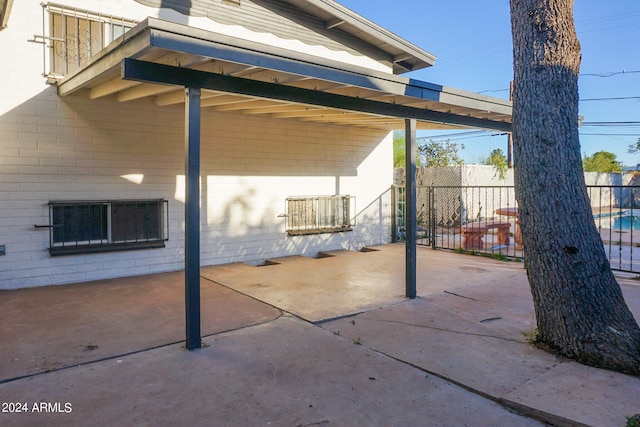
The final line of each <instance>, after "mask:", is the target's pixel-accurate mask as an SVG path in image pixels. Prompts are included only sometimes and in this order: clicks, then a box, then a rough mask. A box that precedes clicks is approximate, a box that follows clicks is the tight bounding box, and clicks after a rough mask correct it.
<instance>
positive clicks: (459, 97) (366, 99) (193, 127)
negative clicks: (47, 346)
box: [57, 0, 511, 349]
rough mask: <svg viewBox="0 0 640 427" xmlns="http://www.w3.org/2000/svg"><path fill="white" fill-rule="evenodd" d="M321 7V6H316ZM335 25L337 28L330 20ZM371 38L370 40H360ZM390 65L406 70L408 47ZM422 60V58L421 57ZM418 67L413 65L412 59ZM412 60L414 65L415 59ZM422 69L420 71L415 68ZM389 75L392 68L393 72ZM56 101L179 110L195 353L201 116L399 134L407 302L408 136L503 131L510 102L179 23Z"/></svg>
mask: <svg viewBox="0 0 640 427" xmlns="http://www.w3.org/2000/svg"><path fill="white" fill-rule="evenodd" d="M318 1H319V2H320V3H322V2H321V1H320V0H318ZM336 24H339V22H336ZM367 37H370V35H367ZM398 46H399V45H398V44H393V45H392V46H391V45H390V46H386V47H387V48H388V49H389V50H391V49H393V50H394V53H395V54H394V58H397V59H400V58H401V59H403V60H404V61H405V62H406V63H410V62H411V58H413V59H416V56H420V55H421V54H420V52H416V51H415V47H414V46H413V45H410V46H408V48H407V49H406V50H405V53H404V54H403V55H401V54H398V53H397V49H398V48H399V47H398ZM419 54H420V55H419ZM418 59H419V58H418ZM413 62H416V61H413ZM423 65H424V66H426V65H427V64H426V63H423ZM394 69H395V68H394ZM57 84H58V94H59V95H60V96H67V95H70V94H74V93H78V94H85V95H88V96H89V97H90V98H92V99H97V98H102V97H105V96H115V97H116V98H117V100H118V101H120V102H126V101H132V100H136V99H140V98H146V97H154V99H155V103H156V104H157V105H158V106H164V105H171V104H179V103H184V104H185V178H186V187H187V188H186V201H185V229H186V234H185V304H186V317H187V319H186V336H187V337H186V347H187V348H188V349H194V348H199V347H200V345H201V344H200V247H199V245H200V240H199V239H200V216H199V215H200V211H199V199H200V194H199V178H200V114H201V113H200V112H201V109H202V108H212V109H214V110H217V111H236V112H240V113H243V114H258V115H267V116H268V117H270V118H273V119H278V118H288V119H298V120H304V121H311V122H321V123H333V124H341V125H347V126H361V127H367V128H381V129H387V130H397V129H403V128H404V129H405V130H406V137H407V144H406V146H407V156H406V158H407V165H406V166H407V167H406V171H407V180H406V182H407V189H406V198H407V200H406V206H407V219H406V226H407V233H406V235H407V250H406V254H407V256H406V258H407V260H406V266H407V276H406V295H407V297H409V298H414V297H415V296H416V246H415V245H416V241H415V231H416V221H415V215H414V213H415V160H414V159H415V157H416V156H415V154H416V150H417V145H416V130H418V129H456V128H480V129H489V130H497V131H507V132H509V131H510V130H511V103H510V102H509V101H506V100H501V99H497V98H491V97H487V96H484V95H479V94H475V93H471V92H465V91H461V90H457V89H453V88H447V87H444V86H439V85H435V84H432V83H427V82H423V81H418V80H413V79H409V78H406V77H402V76H397V75H394V74H390V73H384V72H379V71H374V70H371V69H369V68H364V67H360V66H357V65H352V64H346V63H344V62H338V61H332V60H328V59H325V58H320V57H316V56H312V55H307V54H303V53H300V52H294V51H290V50H286V49H283V48H279V47H273V46H269V45H265V44H261V43H257V42H252V41H247V40H244V39H239V38H234V37H230V36H226V35H222V34H217V33H213V32H210V31H206V30H201V29H197V28H193V27H188V26H185V25H180V24H176V23H171V22H166V21H162V20H159V19H154V18H148V19H146V20H145V21H142V22H141V23H140V24H138V25H137V26H136V27H134V28H133V29H131V30H130V31H128V32H127V33H125V34H124V35H123V37H121V38H119V39H118V40H116V41H114V42H113V43H112V44H110V45H109V46H107V47H106V48H105V49H104V50H102V51H101V52H100V53H98V54H97V55H96V56H94V57H93V58H92V59H91V60H90V62H89V63H88V64H87V65H85V66H84V67H82V68H81V69H79V70H77V71H76V72H75V73H73V74H71V75H69V76H67V77H66V78H64V79H62V80H60V81H58V82H57Z"/></svg>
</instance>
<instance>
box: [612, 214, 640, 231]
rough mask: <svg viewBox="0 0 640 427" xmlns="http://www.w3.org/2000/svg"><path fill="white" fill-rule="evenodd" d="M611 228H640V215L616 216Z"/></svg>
mask: <svg viewBox="0 0 640 427" xmlns="http://www.w3.org/2000/svg"><path fill="white" fill-rule="evenodd" d="M611 228H612V229H614V230H640V216H635V215H625V216H619V217H616V218H615V220H614V221H613V227H611Z"/></svg>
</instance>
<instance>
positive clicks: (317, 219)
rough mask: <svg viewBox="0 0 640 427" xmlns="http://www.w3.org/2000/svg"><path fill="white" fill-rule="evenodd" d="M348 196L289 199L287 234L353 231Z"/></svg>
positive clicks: (349, 197)
mask: <svg viewBox="0 0 640 427" xmlns="http://www.w3.org/2000/svg"><path fill="white" fill-rule="evenodd" d="M351 199H352V197H351V196H348V195H337V196H305V197H289V198H287V199H286V202H287V213H286V217H287V233H288V234H289V235H291V236H294V235H304V234H319V233H334V232H342V231H351V230H352V229H353V228H352V227H353V226H354V225H355V224H352V222H351V220H350V218H351V207H352V206H351V205H352V203H351V201H352V200H351Z"/></svg>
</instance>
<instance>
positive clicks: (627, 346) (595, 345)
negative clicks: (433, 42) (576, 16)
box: [510, 0, 640, 375]
mask: <svg viewBox="0 0 640 427" xmlns="http://www.w3.org/2000/svg"><path fill="white" fill-rule="evenodd" d="M510 4H511V25H512V35H513V52H514V54H513V56H514V75H515V78H514V79H515V89H514V109H513V140H514V161H515V165H514V174H515V184H516V198H517V200H518V206H519V219H520V224H521V227H522V237H523V243H524V250H525V267H526V269H527V275H528V278H529V284H530V286H531V293H532V295H533V301H534V305H535V311H536V318H537V324H538V335H537V337H538V341H539V342H540V343H543V344H546V345H549V346H551V347H552V348H553V349H554V350H556V351H558V352H560V353H561V354H562V355H565V356H567V357H570V358H573V359H576V360H578V361H580V362H583V363H585V364H589V365H593V366H598V367H603V368H607V369H612V370H617V371H621V372H625V373H630V374H634V375H640V328H639V327H638V324H637V322H636V320H635V319H634V317H633V315H632V314H631V312H630V310H629V309H628V307H627V305H626V303H625V301H624V298H623V296H622V292H621V290H620V286H619V285H618V283H617V282H616V280H615V278H614V276H613V273H612V272H611V268H610V266H609V262H608V260H607V257H606V254H605V251H604V248H603V245H602V241H601V239H600V235H599V233H598V230H597V229H596V226H595V222H594V219H593V214H592V211H591V204H590V201H589V197H588V194H587V188H586V184H585V180H584V174H583V171H582V162H581V156H580V142H579V137H578V73H579V69H580V59H581V56H580V44H579V42H578V39H577V37H576V32H575V27H574V21H573V0H510Z"/></svg>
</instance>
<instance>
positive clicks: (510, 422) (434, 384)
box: [0, 317, 542, 427]
mask: <svg viewBox="0 0 640 427" xmlns="http://www.w3.org/2000/svg"><path fill="white" fill-rule="evenodd" d="M206 342H207V343H208V344H209V345H210V346H209V347H207V348H204V349H201V350H197V351H195V352H191V353H189V352H186V351H181V350H180V349H179V348H177V347H176V346H169V347H162V348H158V349H154V350H150V351H147V352H144V353H138V354H133V355H129V356H126V357H123V358H121V359H118V360H109V361H104V362H100V363H95V364H91V365H86V366H80V367H75V368H72V369H68V370H63V371H57V372H52V373H49V374H46V375H39V376H36V377H32V378H29V379H27V380H23V381H19V382H12V383H7V384H0V395H2V396H11V399H12V400H13V401H17V402H28V403H29V404H31V403H32V402H40V401H42V400H43V396H46V398H45V400H46V401H47V402H59V403H60V406H61V407H62V408H65V405H66V404H68V406H67V407H68V408H69V409H70V412H69V413H53V414H42V413H34V412H29V413H20V414H6V413H3V414H0V423H2V425H11V426H23V425H24V426H26V425H28V426H39V425H43V426H44V425H47V426H48V425H52V424H59V425H62V424H64V425H68V426H76V425H78V426H80V425H159V424H160V425H194V426H210V425H224V426H243V427H244V426H260V425H265V426H355V425H364V426H384V427H386V426H392V425H395V426H417V425H429V426H450V425H487V426H488V425H495V426H498V425H501V426H541V425H542V424H541V423H539V422H537V421H534V420H532V419H529V418H525V417H522V416H519V415H516V414H514V413H512V412H510V411H508V410H507V409H505V408H503V407H501V406H500V405H498V404H496V403H494V402H491V401H489V400H487V399H484V398H482V397H480V396H478V395H477V394H474V393H470V392H468V391H465V390H463V389H461V388H460V387H457V386H455V385H452V384H451V383H448V382H447V381H444V380H442V379H440V378H437V377H436V376H433V375H427V374H425V373H424V372H423V371H421V370H419V369H416V368H414V367H411V366H409V365H406V364H403V363H398V362H397V361H396V360H393V359H391V358H389V357H386V356H384V355H382V354H380V353H377V352H375V351H372V350H369V349H367V348H365V347H363V346H359V345H356V344H354V343H353V342H351V341H350V340H347V339H345V338H343V337H340V336H337V335H334V334H332V333H330V332H327V331H323V330H322V329H319V328H317V327H314V326H312V325H310V324H308V323H306V322H303V321H301V320H299V319H295V318H292V317H284V318H280V319H278V320H276V321H273V322H270V323H266V324H262V325H259V326H255V327H252V328H246V329H242V330H238V331H233V332H229V333H225V334H220V335H216V336H215V337H211V338H209V339H207V340H206Z"/></svg>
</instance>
